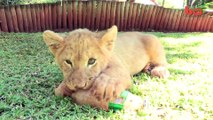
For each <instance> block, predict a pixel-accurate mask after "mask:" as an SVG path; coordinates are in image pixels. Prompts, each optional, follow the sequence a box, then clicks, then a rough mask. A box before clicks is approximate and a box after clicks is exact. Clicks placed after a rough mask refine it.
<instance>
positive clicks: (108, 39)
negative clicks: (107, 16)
mask: <svg viewBox="0 0 213 120" xmlns="http://www.w3.org/2000/svg"><path fill="white" fill-rule="evenodd" d="M117 32H118V28H117V26H115V25H113V26H112V27H111V28H110V29H108V30H107V31H106V32H105V33H104V35H103V36H102V37H101V40H100V42H99V43H100V45H101V46H103V47H106V49H108V50H109V51H111V50H112V49H113V47H114V41H115V39H116V37H117Z"/></svg>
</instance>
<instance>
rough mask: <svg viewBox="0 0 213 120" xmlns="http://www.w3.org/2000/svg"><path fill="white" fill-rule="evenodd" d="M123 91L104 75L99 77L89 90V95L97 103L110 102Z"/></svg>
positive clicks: (119, 85) (116, 83)
mask: <svg viewBox="0 0 213 120" xmlns="http://www.w3.org/2000/svg"><path fill="white" fill-rule="evenodd" d="M123 90H124V88H123V87H122V85H121V84H119V83H118V82H117V81H116V80H115V79H112V78H110V77H109V76H106V75H100V76H99V77H98V78H97V79H96V80H95V82H94V83H93V86H92V87H91V88H90V92H91V94H92V95H94V96H95V97H96V98H97V100H99V101H103V100H104V101H111V100H113V99H114V98H117V96H119V95H120V93H121V92H122V91H123Z"/></svg>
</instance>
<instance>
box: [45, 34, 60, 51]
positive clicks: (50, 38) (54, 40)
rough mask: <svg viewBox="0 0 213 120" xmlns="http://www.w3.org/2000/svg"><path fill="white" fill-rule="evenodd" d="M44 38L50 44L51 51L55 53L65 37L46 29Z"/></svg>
mask: <svg viewBox="0 0 213 120" xmlns="http://www.w3.org/2000/svg"><path fill="white" fill-rule="evenodd" d="M43 38H44V42H45V43H46V44H47V45H48V47H49V49H50V51H51V52H52V53H53V54H55V52H56V50H57V49H58V48H59V47H60V46H61V43H62V42H63V41H64V40H63V37H61V36H59V35H58V34H57V33H55V32H53V31H50V30H46V31H44V33H43Z"/></svg>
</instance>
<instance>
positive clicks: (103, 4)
mask: <svg viewBox="0 0 213 120" xmlns="http://www.w3.org/2000/svg"><path fill="white" fill-rule="evenodd" d="M114 24H115V25H117V26H118V28H119V30H120V31H131V30H139V31H153V30H154V31H169V32H171V31H173V32H178V31H180V32H194V31H201V32H206V31H211V32H212V31H213V17H212V16H210V15H207V14H203V15H200V16H193V15H186V14H185V13H184V11H183V10H178V9H168V8H163V7H159V6H152V5H143V4H138V3H132V2H113V1H111V2H110V1H95V0H92V1H78V2H77V1H64V2H58V3H54V4H33V5H15V6H0V31H3V32H38V31H44V30H46V29H51V30H54V31H70V30H73V29H76V28H89V29H91V30H102V29H106V28H109V27H111V26H112V25H114Z"/></svg>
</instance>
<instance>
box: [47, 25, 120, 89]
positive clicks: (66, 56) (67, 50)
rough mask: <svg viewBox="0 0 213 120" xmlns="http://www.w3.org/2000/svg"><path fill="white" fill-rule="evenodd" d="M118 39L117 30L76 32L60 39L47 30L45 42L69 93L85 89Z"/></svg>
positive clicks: (104, 65)
mask: <svg viewBox="0 0 213 120" xmlns="http://www.w3.org/2000/svg"><path fill="white" fill-rule="evenodd" d="M116 36H117V27H116V26H112V27H111V28H110V29H108V30H106V31H102V32H91V31H89V30H87V29H77V30H74V31H72V32H70V33H69V35H67V36H65V37H62V36H60V35H59V34H57V33H55V32H53V31H50V30H46V31H45V32H44V33H43V37H44V41H45V43H46V44H47V45H48V47H49V50H50V51H51V52H52V54H53V55H54V56H55V59H56V62H57V63H58V65H59V66H60V69H61V70H62V72H63V75H64V82H65V83H66V85H67V86H68V87H69V88H70V89H71V90H76V89H78V88H79V89H87V88H89V87H90V86H91V84H92V83H93V81H94V79H95V78H96V77H97V76H98V75H99V74H100V73H101V71H102V70H103V69H105V68H106V67H107V64H108V61H109V59H110V57H111V53H112V50H113V46H114V45H113V44H114V40H115V39H116Z"/></svg>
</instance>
